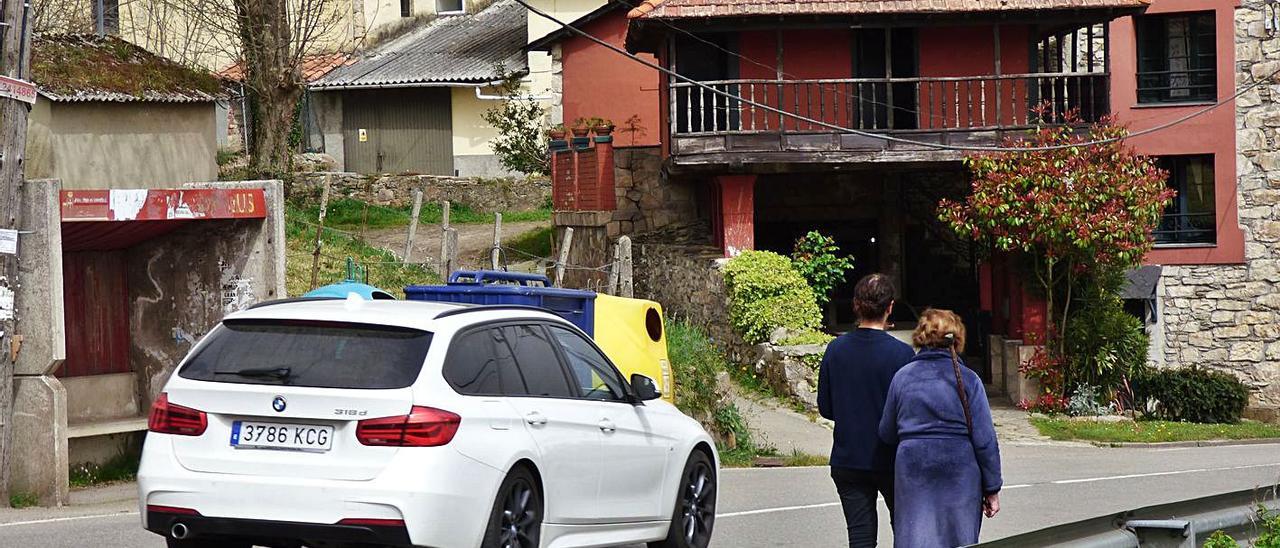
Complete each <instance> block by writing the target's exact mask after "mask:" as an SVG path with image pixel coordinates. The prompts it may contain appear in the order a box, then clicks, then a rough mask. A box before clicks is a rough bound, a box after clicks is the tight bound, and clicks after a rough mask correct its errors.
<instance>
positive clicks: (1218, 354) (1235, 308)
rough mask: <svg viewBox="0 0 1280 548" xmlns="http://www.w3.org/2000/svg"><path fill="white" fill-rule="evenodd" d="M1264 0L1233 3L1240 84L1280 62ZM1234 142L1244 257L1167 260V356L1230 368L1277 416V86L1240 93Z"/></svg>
mask: <svg viewBox="0 0 1280 548" xmlns="http://www.w3.org/2000/svg"><path fill="white" fill-rule="evenodd" d="M1263 4H1264V2H1262V1H1260V0H1246V1H1244V2H1243V3H1242V4H1241V6H1240V7H1239V8H1237V9H1236V12H1235V17H1236V26H1235V27H1236V36H1235V43H1236V65H1237V66H1236V69H1237V70H1236V81H1237V85H1241V86H1242V85H1247V84H1248V83H1252V82H1254V81H1256V80H1257V79H1260V78H1266V77H1267V76H1268V75H1270V74H1272V73H1273V72H1275V71H1276V70H1277V69H1280V42H1277V41H1276V40H1275V39H1273V38H1267V33H1266V31H1265V29H1264V28H1263V23H1262V6H1263ZM1236 147H1237V154H1238V156H1237V158H1236V169H1237V172H1238V173H1237V175H1238V178H1239V179H1238V181H1236V207H1238V208H1239V209H1238V211H1239V215H1240V228H1241V229H1242V230H1243V232H1244V238H1245V264H1243V265H1206V266H1175V267H1166V268H1165V269H1164V271H1163V273H1162V276H1161V278H1162V279H1161V282H1162V285H1163V289H1162V290H1161V291H1160V295H1159V296H1160V306H1161V308H1162V310H1161V315H1162V320H1163V324H1164V332H1163V335H1164V339H1165V344H1164V361H1165V363H1166V365H1170V366H1177V365H1193V364H1195V365H1202V366H1208V367H1212V368H1215V369H1221V370H1226V371H1229V372H1231V373H1233V374H1235V375H1236V376H1237V377H1239V378H1240V379H1242V380H1243V381H1244V382H1245V383H1247V384H1248V385H1249V386H1250V387H1251V388H1253V390H1254V393H1253V395H1252V401H1251V407H1253V409H1252V410H1251V414H1253V415H1255V416H1260V417H1264V418H1273V419H1274V418H1275V417H1274V415H1275V414H1276V410H1277V408H1280V291H1277V284H1280V151H1277V149H1278V148H1280V88H1277V87H1276V86H1261V87H1258V88H1255V89H1252V90H1249V91H1248V92H1245V93H1244V94H1242V95H1241V96H1240V97H1239V99H1237V100H1236ZM1219 184H1223V183H1222V182H1219ZM1227 184H1230V182H1228V183H1227ZM1268 415H1271V416H1270V417H1269V416H1268Z"/></svg>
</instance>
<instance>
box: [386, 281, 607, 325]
mask: <svg viewBox="0 0 1280 548" xmlns="http://www.w3.org/2000/svg"><path fill="white" fill-rule="evenodd" d="M404 296H405V299H406V300H410V301H434V302H446V303H470V304H515V305H524V306H536V307H538V308H545V309H547V310H549V311H551V312H554V313H555V314H557V315H559V316H560V317H562V318H564V319H566V320H569V321H570V322H573V324H574V325H576V326H578V327H579V328H580V329H582V330H583V331H585V332H586V333H587V335H594V331H595V301H596V293H595V292H594V291H583V290H579V289H562V288H559V287H551V280H549V279H547V277H546V276H542V275H539V274H525V273H520V272H500V271H496V270H459V271H456V272H454V273H452V274H450V275H449V283H447V284H445V285H411V286H408V287H405V288H404Z"/></svg>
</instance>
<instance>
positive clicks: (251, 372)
mask: <svg viewBox="0 0 1280 548" xmlns="http://www.w3.org/2000/svg"><path fill="white" fill-rule="evenodd" d="M291 371H292V369H290V368H288V367H256V368H255V367H250V368H248V369H236V370H232V371H214V372H213V374H214V375H236V376H240V377H259V378H268V379H287V378H289V374H290V372H291Z"/></svg>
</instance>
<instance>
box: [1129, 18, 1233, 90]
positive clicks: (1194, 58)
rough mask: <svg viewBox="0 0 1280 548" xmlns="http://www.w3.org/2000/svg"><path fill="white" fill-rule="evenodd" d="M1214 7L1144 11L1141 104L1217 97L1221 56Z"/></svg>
mask: <svg viewBox="0 0 1280 548" xmlns="http://www.w3.org/2000/svg"><path fill="white" fill-rule="evenodd" d="M1213 17H1214V14H1213V12H1211V11H1206V12H1196V13H1173V14H1164V15H1142V16H1138V17H1135V18H1134V26H1135V30H1136V31H1137V38H1138V102H1139V103H1186V102H1206V101H1213V100H1214V99H1215V98H1216V97H1217V90H1218V79H1217V54H1216V51H1215V45H1216V39H1217V38H1216V33H1215V31H1214V19H1213Z"/></svg>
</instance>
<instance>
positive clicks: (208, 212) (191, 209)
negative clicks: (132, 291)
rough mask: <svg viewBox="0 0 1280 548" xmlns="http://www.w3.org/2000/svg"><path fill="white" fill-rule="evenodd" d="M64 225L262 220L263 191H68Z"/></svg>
mask: <svg viewBox="0 0 1280 548" xmlns="http://www.w3.org/2000/svg"><path fill="white" fill-rule="evenodd" d="M61 198H62V199H61V203H62V206H61V207H62V221H63V222H74V221H175V220H188V219H190V220H201V219H204V220H208V219H262V218H266V216H267V201H266V197H265V195H264V194H263V191H262V189H257V188H255V189H225V188H218V189H210V188H200V189H184V190H176V189H137V190H134V189H127V190H120V189H116V190H64V191H62V197H61Z"/></svg>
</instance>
